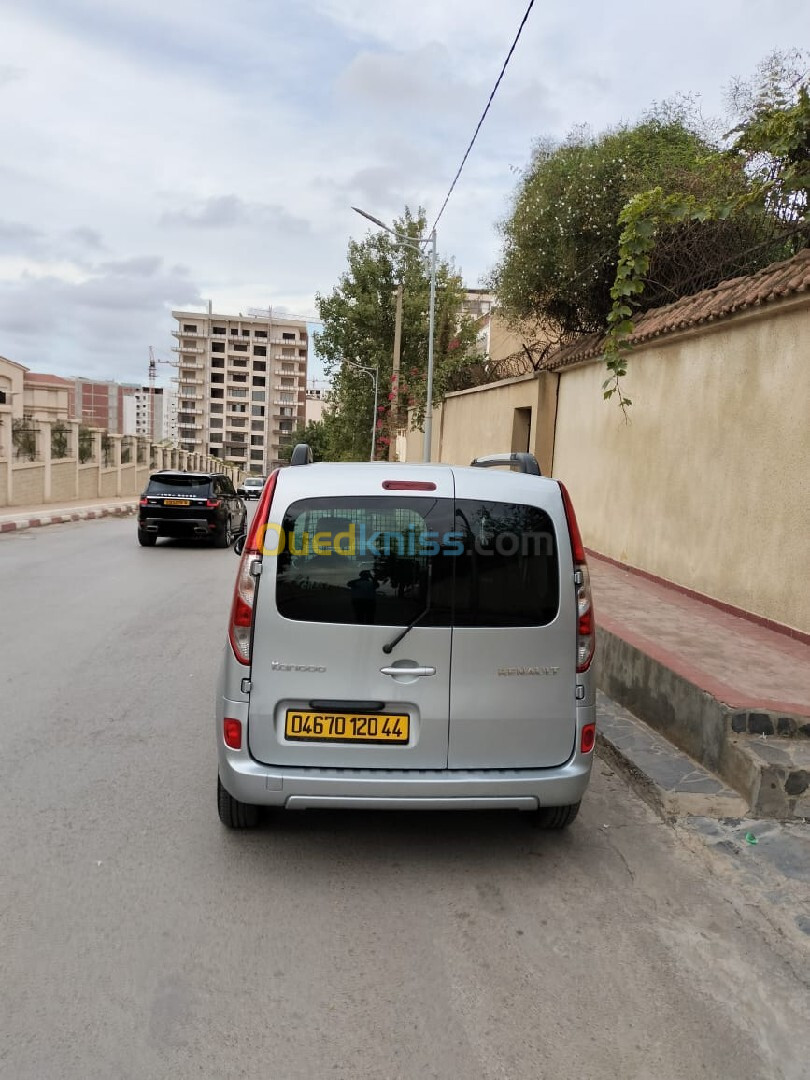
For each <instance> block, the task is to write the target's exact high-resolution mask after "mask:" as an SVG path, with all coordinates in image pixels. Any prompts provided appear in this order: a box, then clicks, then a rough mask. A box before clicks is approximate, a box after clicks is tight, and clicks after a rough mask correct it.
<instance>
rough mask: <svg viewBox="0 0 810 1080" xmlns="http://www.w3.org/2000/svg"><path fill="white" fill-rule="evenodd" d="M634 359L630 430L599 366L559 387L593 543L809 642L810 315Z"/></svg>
mask: <svg viewBox="0 0 810 1080" xmlns="http://www.w3.org/2000/svg"><path fill="white" fill-rule="evenodd" d="M664 341H665V343H662V344H660V345H658V346H656V347H653V348H645V349H637V350H634V351H633V352H632V353H631V354H630V359H629V370H628V375H627V379H626V391H627V394H628V396H629V397H630V398H631V399H632V402H633V405H632V407H631V409H630V416H629V423H625V422H624V420H623V419H622V416H621V413H620V411H619V409H618V408H617V406H615V405H614V404H612V403H607V402H603V400H602V393H601V384H602V381H603V379H604V377H605V372H604V368H603V366H602V364H601V363H592V364H587V365H585V366H582V367H577V368H572V369H570V370H569V371H566V372H563V374H562V376H561V379H560V390H559V402H558V413H557V429H556V441H555V449H554V475H555V476H557V477H558V478H559V479H561V480H563V481H564V483H565V484H566V486H567V487H568V488H569V490H570V492H571V496H572V498H573V500H574V505H575V507H576V512H577V517H578V519H579V522H580V527H581V529H582V532H583V537H584V540H585V543H586V545H587V546H588V547H591V548H593V549H595V550H596V551H598V552H601V553H603V554H605V555H609V556H611V557H612V558H614V559H618V560H620V561H621V562H625V563H629V564H630V565H632V566H635V567H639V568H641V569H644V570H647V571H649V572H651V573H654V574H658V575H660V576H661V577H664V578H667V579H669V580H671V581H674V582H676V583H678V584H680V585H684V586H686V587H687V588H690V589H695V590H697V591H698V592H701V593H704V594H706V595H708V596H711V597H714V598H715V599H718V600H721V601H723V602H725V603H730V604H733V605H735V606H737V607H740V608H743V609H745V610H747V611H750V612H753V613H755V614H757V615H761V616H764V617H766V618H769V619H773V620H775V621H776V622H779V623H784V624H786V625H788V626H792V627H795V628H797V629H800V630H803V631H806V632H807V631H810V590H808V587H807V581H808V572H809V571H810V484H809V483H808V476H809V475H810V468H809V466H810V363H809V362H808V345H810V305H808V303H807V301H806V300H804V301H803V302H801V303H799V304H796V303H794V304H793V305H789V304H785V305H779V306H777V305H773V306H772V307H771V306H769V307H768V309H766V314H764V315H759V316H757V317H751V316H750V315H745V314H743V315H739V316H736V317H734V318H732V319H728V320H724V321H723V322H722V323H718V324H715V329H713V330H712V331H708V332H707V331H703V332H697V331H695V332H691V333H688V334H685V335H683V336H681V337H679V338H678V339H669V340H667V339H664Z"/></svg>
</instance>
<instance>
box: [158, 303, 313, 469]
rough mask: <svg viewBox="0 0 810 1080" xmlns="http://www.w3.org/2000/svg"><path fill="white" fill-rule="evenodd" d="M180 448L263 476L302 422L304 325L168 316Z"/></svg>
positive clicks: (265, 319) (260, 319) (258, 319)
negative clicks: (175, 360) (172, 326)
mask: <svg viewBox="0 0 810 1080" xmlns="http://www.w3.org/2000/svg"><path fill="white" fill-rule="evenodd" d="M172 316H173V318H175V319H176V320H177V329H176V330H174V331H172V333H173V334H174V336H175V338H176V339H177V345H175V346H174V351H175V352H176V353H178V354H179V358H180V363H179V371H178V393H179V404H178V412H177V426H178V435H179V443H180V446H181V447H182V448H183V449H185V450H193V451H198V452H203V453H206V454H211V455H213V456H214V457H219V458H222V459H223V460H225V461H232V462H234V463H236V464H238V465H239V466H240V467H241V468H242V469H244V470H245V471H247V472H253V473H258V474H264V475H266V474H267V473H269V472H271V471H272V470H273V469H274V468H276V466H278V465H279V464H281V459H280V456H279V452H280V449H281V447H282V446H284V445H286V444H288V443H289V441H290V438H291V436H292V433H293V431H294V430H295V429H296V427H298V426H300V425H302V424H303V423H304V416H305V400H306V378H307V350H308V334H307V324H306V322H305V321H304V320H301V319H288V318H280V317H276V316H274V315H273V313H272V312H268V314H267V316H266V317H262V316H258V315H238V316H233V315H215V314H213V313H212V312H211V310H210V305H209V311H208V312H207V313H206V314H200V313H199V312H190V311H173V312H172Z"/></svg>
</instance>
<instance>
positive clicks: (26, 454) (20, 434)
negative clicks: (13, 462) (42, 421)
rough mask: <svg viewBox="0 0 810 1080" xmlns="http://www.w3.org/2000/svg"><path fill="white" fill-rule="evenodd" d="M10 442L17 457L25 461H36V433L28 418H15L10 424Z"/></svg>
mask: <svg viewBox="0 0 810 1080" xmlns="http://www.w3.org/2000/svg"><path fill="white" fill-rule="evenodd" d="M11 441H12V443H13V444H14V449H15V450H16V452H17V457H18V458H22V459H24V460H26V461H36V459H37V433H36V431H35V429H34V425H33V423H32V421H31V417H30V416H22V417H17V418H15V419H14V420H12V422H11Z"/></svg>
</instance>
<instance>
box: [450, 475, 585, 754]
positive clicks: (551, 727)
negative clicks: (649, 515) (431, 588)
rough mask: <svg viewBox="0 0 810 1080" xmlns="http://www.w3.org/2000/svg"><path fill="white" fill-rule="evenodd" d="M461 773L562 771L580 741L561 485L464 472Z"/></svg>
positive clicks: (453, 732)
mask: <svg viewBox="0 0 810 1080" xmlns="http://www.w3.org/2000/svg"><path fill="white" fill-rule="evenodd" d="M454 475H455V492H456V501H455V518H456V521H455V528H456V531H457V533H458V534H459V542H458V546H459V548H460V549H461V550H460V553H459V554H458V555H457V556H456V557H455V558H454V559H453V560H452V562H453V563H454V565H455V575H454V595H455V611H454V622H453V646H452V649H453V652H452V666H451V675H450V740H449V751H448V764H449V767H450V768H454V769H461V768H537V767H540V768H545V767H553V766H557V765H560V764H562V763H563V762H564V761H566V760H567V759H568V758H569V757H570V756H571V753H572V751H573V748H574V740H575V735H576V707H575V692H576V690H575V685H576V670H575V669H576V612H575V596H574V584H573V565H572V558H571V548H570V542H569V540H568V531H567V525H566V521H565V513H564V509H563V505H562V499H561V497H560V489H559V486H558V485H557V484H556V483H555V482H554V481H552V480H548V479H545V478H542V477H535V476H527V475H524V474H518V473H512V472H504V471H501V470H484V469H458V470H454Z"/></svg>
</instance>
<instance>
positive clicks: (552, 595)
mask: <svg viewBox="0 0 810 1080" xmlns="http://www.w3.org/2000/svg"><path fill="white" fill-rule="evenodd" d="M455 517H456V530H457V533H458V535H459V537H460V541H461V542H460V544H459V547H460V548H462V550H461V551H460V553H459V555H458V556H457V557H456V558H454V559H453V563H454V565H455V579H454V617H453V624H454V625H455V626H459V627H461V626H482V627H483V626H504V627H505V626H545V625H547V624H548V623H550V622H552V620H553V619H555V618H556V616H557V611H558V610H559V606H560V582H559V567H558V562H557V542H556V537H555V534H554V526H553V524H552V521H551V518H550V517H549V516H548V514H547V513H546V512H545V511H544V510H541V509H539V508H538V507H536V506H525V505H520V504H514V503H501V502H479V501H478V500H475V499H458V500H456V504H455Z"/></svg>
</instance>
